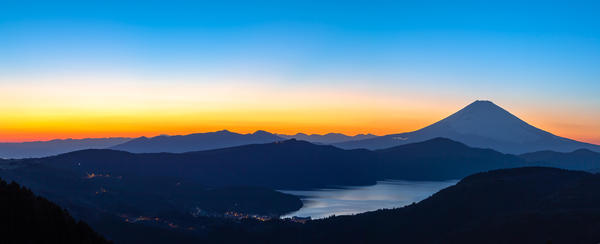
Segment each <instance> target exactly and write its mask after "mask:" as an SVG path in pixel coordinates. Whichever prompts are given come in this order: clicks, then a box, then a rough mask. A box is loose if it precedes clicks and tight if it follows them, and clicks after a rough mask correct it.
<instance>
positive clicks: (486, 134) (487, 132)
mask: <svg viewBox="0 0 600 244" xmlns="http://www.w3.org/2000/svg"><path fill="white" fill-rule="evenodd" d="M436 137H445V138H449V139H452V140H455V141H459V142H462V143H464V144H466V145H469V146H472V147H480V148H491V149H494V150H497V151H500V152H504V153H513V154H521V153H527V152H535V151H541V150H552V151H557V152H571V151H574V150H577V149H589V150H593V151H598V152H600V146H599V145H594V144H590V143H584V142H579V141H575V140H571V139H568V138H564V137H560V136H556V135H553V134H552V133H550V132H547V131H544V130H541V129H538V128H536V127H534V126H532V125H530V124H528V123H527V122H525V121H523V120H521V119H519V118H517V117H516V116H514V115H513V114H511V113H509V112H508V111H506V110H504V109H503V108H501V107H499V106H497V105H496V104H494V103H492V102H490V101H480V100H478V101H475V102H473V103H471V104H469V105H468V106H466V107H465V108H463V109H461V110H460V111H458V112H456V113H454V114H452V115H450V116H449V117H447V118H445V119H443V120H440V121H438V122H436V123H434V124H431V125H429V126H427V127H425V128H422V129H420V130H417V131H413V132H408V133H401V134H392V135H386V136H380V137H375V138H371V139H365V140H357V141H348V142H341V143H337V144H334V145H335V146H337V147H340V148H343V149H356V148H365V149H371V150H375V149H383V148H389V147H393V146H398V145H403V144H407V143H414V142H421V141H426V140H429V139H432V138H436Z"/></svg>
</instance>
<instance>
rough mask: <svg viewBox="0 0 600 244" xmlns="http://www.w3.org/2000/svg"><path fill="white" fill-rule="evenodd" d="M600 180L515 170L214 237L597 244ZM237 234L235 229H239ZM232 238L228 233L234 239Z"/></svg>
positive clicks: (293, 240) (546, 170)
mask: <svg viewBox="0 0 600 244" xmlns="http://www.w3.org/2000/svg"><path fill="white" fill-rule="evenodd" d="M599 187H600V175H593V174H590V173H585V172H581V171H567V170H561V169H555V168H536V167H530V168H516V169H503V170H496V171H490V172H485V173H479V174H475V175H472V176H469V177H466V178H464V179H463V180H461V181H460V182H459V183H457V184H456V185H454V186H451V187H448V188H446V189H443V190H441V191H439V192H438V193H436V194H434V195H433V196H431V197H429V198H427V199H425V200H423V201H421V202H419V203H416V204H413V205H409V206H406V207H403V208H398V209H390V210H378V211H374V212H367V213H363V214H357V215H354V216H339V217H331V218H326V219H322V220H316V221H310V222H308V223H306V224H290V223H281V222H273V223H271V225H270V226H268V227H263V228H261V229H258V230H257V229H256V228H254V229H252V228H245V229H244V230H245V231H240V228H236V229H234V230H236V232H234V233H236V234H235V235H231V231H222V232H217V233H213V235H211V236H210V237H209V238H208V239H209V240H210V241H213V242H218V243H237V242H239V241H241V240H243V241H244V242H253V241H260V240H268V241H269V242H270V243H281V242H286V243H597V242H598V241H599V240H600V232H598V229H597V228H598V226H600V207H599V206H600V191H598V188H599ZM232 229H233V228H232ZM228 233H229V234H228Z"/></svg>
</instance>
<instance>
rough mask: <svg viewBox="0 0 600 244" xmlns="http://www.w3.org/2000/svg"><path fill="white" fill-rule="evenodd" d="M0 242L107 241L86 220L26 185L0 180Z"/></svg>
mask: <svg viewBox="0 0 600 244" xmlns="http://www.w3.org/2000/svg"><path fill="white" fill-rule="evenodd" d="M0 235H1V237H0V238H1V239H2V241H1V242H2V243H109V242H108V241H107V240H106V239H104V238H103V237H102V236H100V235H98V234H97V233H96V232H94V231H93V230H92V229H91V228H90V227H89V226H88V225H87V224H86V223H84V222H81V221H76V220H75V219H73V218H72V217H71V216H70V215H69V213H67V212H66V211H65V210H63V209H62V208H61V207H59V206H57V205H56V204H54V203H52V202H50V201H48V200H46V199H45V198H41V197H37V196H35V195H34V194H33V193H32V192H31V191H30V190H29V189H26V188H24V187H21V186H19V185H18V184H17V183H15V182H12V183H10V184H7V183H6V182H5V181H4V180H0Z"/></svg>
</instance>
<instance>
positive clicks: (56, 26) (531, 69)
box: [0, 1, 600, 138]
mask: <svg viewBox="0 0 600 244" xmlns="http://www.w3.org/2000/svg"><path fill="white" fill-rule="evenodd" d="M599 12H600V4H599V3H598V2H594V1H589V2H576V1H561V2H559V1H496V2H492V1H457V2H450V1H258V2H251V1H215V2H207V1H2V2H1V3H0V37H1V38H0V83H2V84H4V85H5V86H9V85H11V84H12V85H13V86H16V85H17V84H16V83H24V82H25V83H32V84H37V83H49V82H50V83H51V82H56V81H57V80H60V79H66V80H76V81H75V82H77V83H80V84H84V85H85V84H86V83H89V82H99V81H98V80H95V81H87V80H86V79H82V78H77V77H88V76H102V75H106V76H109V77H112V78H114V77H128V79H130V78H131V77H135V80H136V81H135V82H137V83H138V84H156V83H158V84H160V83H164V84H166V83H169V84H187V83H220V82H225V81H226V80H228V81H231V80H236V79H239V80H244V79H247V81H245V82H247V83H251V84H255V83H256V84H263V85H264V84H266V86H269V87H275V88H276V89H274V91H286V90H294V89H321V88H323V87H325V88H326V89H330V90H340V91H345V90H348V89H350V90H352V91H353V92H356V91H358V92H361V91H362V92H364V93H365V94H370V96H373V97H377V96H407V94H409V93H418V94H420V95H421V96H415V97H419V98H420V99H423V100H436V99H440V100H439V101H440V102H441V101H451V103H453V104H454V105H459V104H465V103H466V102H469V101H471V100H474V99H491V100H494V101H496V102H497V103H500V104H501V105H502V104H503V105H505V106H508V107H509V108H512V109H521V110H522V113H525V112H527V113H529V112H530V111H537V112H536V113H540V115H539V116H538V117H540V116H541V114H546V115H547V114H554V116H555V117H559V116H558V113H555V112H553V111H551V110H550V109H547V108H546V109H547V110H548V111H541V112H540V111H539V110H540V109H544V108H543V105H547V106H548V107H557V108H560V109H562V110H564V111H567V110H568V111H580V112H579V113H580V114H575V115H573V116H576V117H577V118H578V119H581V120H585V121H586V123H587V124H592V123H596V124H600V121H598V120H595V121H594V119H597V118H600V115H598V113H600V112H598V111H600V96H598V92H600V81H599V80H598V79H599V77H600V69H599V68H598V67H599V64H600V17H599V15H598V13H599ZM190 77H193V78H190ZM197 77H204V78H202V79H196V78H197ZM107 79H108V78H107ZM124 79H125V78H124ZM100 82H101V81H100ZM236 82H243V81H236ZM149 95H152V94H149ZM411 98H413V97H411ZM324 102H326V101H324ZM399 106H409V105H404V104H399ZM562 110H560V111H562ZM534 117H535V116H534ZM557 123H558V122H557ZM561 123H562V122H561ZM588 126H591V125H588ZM593 128H596V127H593ZM598 138H600V135H598Z"/></svg>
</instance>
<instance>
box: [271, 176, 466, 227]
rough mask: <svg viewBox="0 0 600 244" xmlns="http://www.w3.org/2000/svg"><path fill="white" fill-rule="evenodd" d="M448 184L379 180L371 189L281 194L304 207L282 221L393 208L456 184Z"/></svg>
mask: <svg viewBox="0 0 600 244" xmlns="http://www.w3.org/2000/svg"><path fill="white" fill-rule="evenodd" d="M457 182H458V181H457V180H452V181H399V180H387V181H379V182H377V184H375V185H372V186H360V187H344V188H341V189H318V190H311V191H287V190H281V192H284V193H288V194H292V195H297V196H300V197H301V198H302V202H303V203H304V206H303V207H302V208H301V209H300V210H298V211H296V212H293V213H290V214H288V215H286V216H283V217H282V218H286V217H292V216H298V217H308V216H310V217H312V218H313V219H315V218H324V217H328V216H331V215H348V214H356V213H362V212H367V211H373V210H377V209H382V208H397V207H402V206H405V205H409V204H411V203H413V202H418V201H421V200H423V199H425V198H427V197H429V196H431V195H432V194H434V193H436V192H437V191H439V190H441V189H443V188H446V187H448V186H451V185H454V184H456V183H457Z"/></svg>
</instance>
